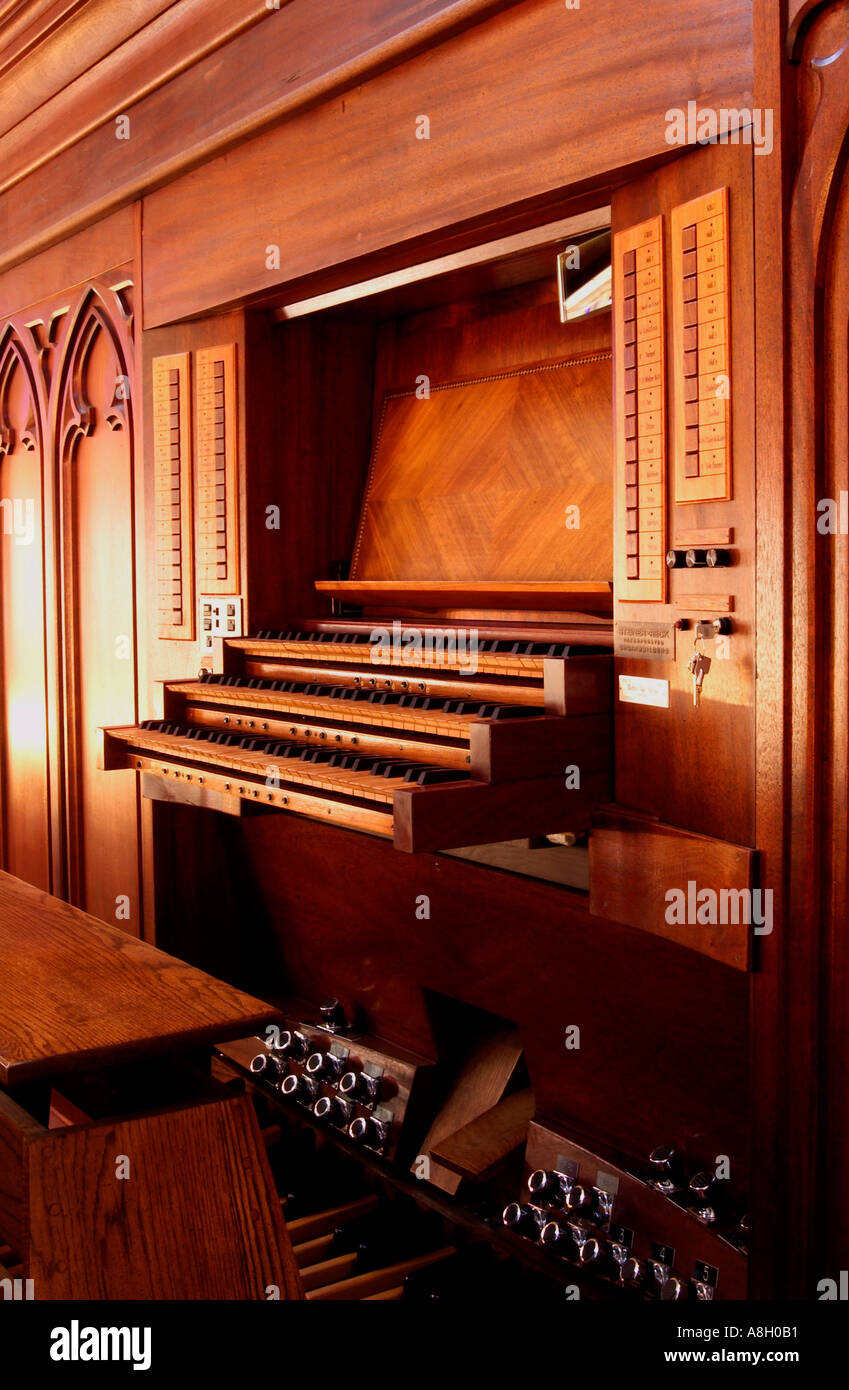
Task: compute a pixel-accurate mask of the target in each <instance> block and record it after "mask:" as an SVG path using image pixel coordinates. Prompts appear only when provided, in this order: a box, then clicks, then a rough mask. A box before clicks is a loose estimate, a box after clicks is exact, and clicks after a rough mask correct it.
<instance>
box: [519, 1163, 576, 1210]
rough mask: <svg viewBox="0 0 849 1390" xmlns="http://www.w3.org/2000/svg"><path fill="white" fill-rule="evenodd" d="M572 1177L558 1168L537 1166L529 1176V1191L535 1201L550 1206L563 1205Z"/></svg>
mask: <svg viewBox="0 0 849 1390" xmlns="http://www.w3.org/2000/svg"><path fill="white" fill-rule="evenodd" d="M570 1186H571V1179H570V1178H568V1177H567V1176H566V1174H565V1173H558V1172H557V1171H556V1169H547V1168H537V1169H535V1171H534V1172H533V1173H531V1175H530V1177H529V1178H528V1191H529V1192H530V1194H531V1196H532V1198H533V1199H534V1201H535V1202H542V1203H543V1204H544V1205H545V1206H549V1207H562V1206H563V1205H564V1202H565V1198H566V1193H567V1192H568V1190H569V1188H570Z"/></svg>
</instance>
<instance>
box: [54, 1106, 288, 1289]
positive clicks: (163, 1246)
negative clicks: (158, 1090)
mask: <svg viewBox="0 0 849 1390" xmlns="http://www.w3.org/2000/svg"><path fill="white" fill-rule="evenodd" d="M119 1155H125V1156H126V1158H127V1159H128V1160H129V1165H130V1167H129V1173H130V1176H129V1178H126V1177H119V1176H118V1164H117V1159H118V1156H119ZM29 1183H30V1222H31V1228H32V1248H31V1257H30V1267H29V1277H30V1278H32V1279H34V1281H35V1287H36V1290H37V1296H38V1297H39V1298H50V1299H86V1298H91V1299H187V1298H194V1299H197V1298H201V1299H224V1300H232V1299H265V1298H267V1297H268V1294H267V1289H268V1287H269V1286H270V1285H276V1286H277V1288H278V1289H279V1291H280V1298H281V1299H288V1298H299V1297H300V1296H301V1293H300V1281H299V1278H298V1274H297V1270H296V1267H295V1263H294V1258H293V1256H292V1252H291V1245H290V1243H289V1239H288V1236H287V1235H286V1231H285V1227H284V1225H283V1220H282V1217H281V1215H280V1206H279V1201H278V1199H277V1196H276V1194H275V1192H274V1187H273V1184H272V1181H271V1174H270V1171H269V1169H268V1163H267V1160H266V1158H265V1153H264V1150H263V1146H262V1141H261V1139H260V1136H259V1130H258V1127H257V1122H256V1117H255V1115H254V1113H253V1109H252V1107H251V1104H250V1101H249V1100H248V1099H247V1097H245V1096H238V1097H232V1098H230V1099H227V1100H224V1101H219V1102H214V1103H211V1104H206V1105H198V1106H195V1107H194V1108H192V1109H185V1110H175V1111H171V1112H170V1113H166V1114H162V1115H145V1116H138V1117H136V1118H133V1119H126V1120H121V1121H118V1122H116V1123H113V1124H108V1123H105V1124H100V1125H91V1126H86V1127H83V1128H70V1129H65V1130H56V1131H52V1132H51V1133H49V1134H48V1135H46V1136H44V1137H43V1138H42V1139H40V1140H39V1141H37V1142H35V1143H33V1144H32V1145H31V1146H30V1149H29Z"/></svg>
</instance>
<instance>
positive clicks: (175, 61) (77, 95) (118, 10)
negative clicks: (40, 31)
mask: <svg viewBox="0 0 849 1390" xmlns="http://www.w3.org/2000/svg"><path fill="white" fill-rule="evenodd" d="M285 3H287V4H291V3H293V0H285ZM100 4H102V5H103V6H104V8H105V10H106V14H105V16H101V15H98V16H94V15H93V14H92V12H91V11H92V8H93V7H92V6H91V0H89V7H90V8H89V10H88V11H87V13H86V16H85V18H86V22H87V23H88V24H89V25H91V20H92V19H94V18H96V19H97V25H96V29H95V32H96V33H97V37H98V48H97V49H96V50H94V51H93V52H92V54H91V61H90V63H89V65H88V66H83V62H84V61H87V60H81V59H80V56H79V52H80V48H82V49H83V51H84V50H85V39H86V32H83V34H82V35H79V34H76V33H74V32H73V30H71V31H70V32H66V31H65V30H63V32H62V35H61V39H62V41H63V42H64V45H65V51H64V53H63V54H61V55H60V56H61V57H64V59H65V62H64V65H62V64H60V63H58V62H57V63H55V64H54V67H53V69H48V70H47V71H44V69H43V68H38V69H37V70H36V72H35V73H34V74H32V75H28V74H26V73H24V72H17V71H16V72H15V73H14V74H13V80H17V81H18V82H19V84H20V88H21V90H20V93H19V95H18V100H17V102H16V101H15V99H14V98H15V96H16V93H15V91H14V87H13V89H12V91H11V92H10V93H9V94H8V98H7V101H6V103H5V106H6V111H5V113H4V119H5V121H7V122H8V124H7V126H6V127H5V131H4V134H3V135H2V136H0V157H2V160H3V165H4V174H3V176H2V177H0V191H5V190H6V189H8V188H13V187H14V186H15V185H16V184H18V183H20V182H21V180H22V179H24V178H25V177H26V176H27V175H28V174H31V173H33V172H34V171H35V170H36V169H38V168H39V167H40V166H41V165H42V164H44V163H46V162H47V161H48V160H51V159H55V158H56V156H57V155H58V154H60V153H61V152H62V150H65V149H67V148H68V147H69V146H71V145H73V144H76V143H77V141H79V140H81V139H82V138H83V137H84V136H86V135H88V134H89V133H90V132H91V131H93V130H96V129H97V128H98V127H99V126H102V125H103V124H105V122H107V121H110V120H112V119H113V118H114V117H115V116H117V115H119V114H122V113H126V112H129V111H131V110H132V108H133V107H134V106H136V105H137V104H138V102H140V101H141V100H142V99H143V98H144V97H146V96H149V95H150V94H151V93H152V92H155V91H157V90H158V89H159V88H161V87H164V86H165V85H166V84H167V83H169V82H171V81H173V80H174V78H176V77H178V76H179V75H180V73H182V72H185V70H186V69H187V68H189V67H192V66H193V65H194V64H195V63H198V62H200V61H202V60H203V59H204V58H207V57H209V56H210V55H211V54H213V53H215V52H217V50H218V49H220V48H221V47H222V46H223V45H224V44H227V43H229V42H230V41H231V40H232V39H234V38H236V37H237V36H238V35H239V34H240V33H242V32H243V31H244V30H245V29H247V28H250V27H252V26H253V25H254V24H257V23H259V21H260V20H262V19H266V18H268V17H269V15H270V14H271V11H270V10H269V9H268V8H267V6H266V5H265V3H264V0H207V3H204V4H203V5H202V6H201V7H200V9H199V10H198V8H197V7H196V6H194V5H193V4H192V3H191V0H189V3H185V0H183V3H182V4H175V3H174V0H145V3H144V4H143V5H141V6H140V7H139V6H137V10H136V13H137V23H136V28H135V31H134V32H129V33H126V37H125V36H124V35H125V32H126V31H127V24H126V14H125V13H124V12H125V10H126V8H127V7H126V6H125V5H122V6H115V5H114V4H113V3H112V0H98V6H99V5H100ZM106 19H111V20H112V25H111V26H110V25H109V24H108V23H106V22H105V20H106ZM113 40H114V41H113ZM33 61H34V62H36V61H38V62H43V59H41V57H40V56H38V57H37V58H35V59H33ZM63 66H64V72H63ZM0 71H2V69H0ZM63 76H64V79H65V80H64V81H63V80H62V77H63ZM39 82H41V83H42V85H43V90H42V92H41V97H42V100H41V101H40V102H39V101H37V100H36V99H35V96H34V92H33V87H34V85H35V86H36V90H37V84H38V83H39Z"/></svg>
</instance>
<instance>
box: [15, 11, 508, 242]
mask: <svg viewBox="0 0 849 1390" xmlns="http://www.w3.org/2000/svg"><path fill="white" fill-rule="evenodd" d="M213 2H214V9H212V10H211V9H210V5H208V4H207V3H206V0H183V3H182V4H180V5H178V6H177V7H174V6H172V7H171V8H173V9H175V14H174V16H173V24H175V25H176V24H177V21H178V20H182V18H183V16H182V15H181V14H179V13H178V12H179V11H184V13H185V20H186V22H185V25H184V26H183V28H182V32H183V36H184V39H185V40H187V41H188V43H189V46H188V48H184V50H183V55H184V56H183V58H182V60H179V59H178V60H177V61H176V62H172V63H171V65H170V66H169V67H168V68H167V69H166V70H165V71H164V73H163V71H162V69H161V67H160V65H159V62H158V59H161V57H162V47H161V35H162V33H163V31H165V32H167V30H168V28H169V27H170V25H171V24H172V19H171V18H169V15H168V13H167V12H166V13H165V14H164V15H163V16H161V18H160V20H159V21H158V22H157V24H156V26H154V25H150V26H148V28H150V29H151V30H152V33H150V34H149V33H147V31H146V30H142V32H141V33H140V34H138V35H136V36H135V37H134V38H133V40H132V43H131V44H128V45H123V46H121V47H119V48H118V50H117V51H116V52H115V53H113V54H111V55H107V56H106V57H105V58H104V59H103V61H102V63H101V64H100V65H99V68H98V69H97V70H96V71H95V72H94V73H93V74H91V75H89V74H87V75H86V77H85V84H86V85H85V87H84V88H83V89H82V90H84V91H85V95H86V102H87V109H88V112H89V114H88V117H87V120H86V121H84V123H83V126H82V127H81V128H80V127H77V129H76V130H73V129H72V130H71V132H70V134H69V132H68V126H67V119H68V117H67V111H68V109H70V108H69V107H68V104H67V99H66V98H65V97H64V95H63V94H62V93H59V94H58V95H57V97H56V100H55V101H54V102H48V103H47V104H46V106H45V109H44V110H43V111H41V112H39V113H37V114H36V115H35V116H34V118H33V119H32V121H31V122H29V123H27V128H26V131H22V130H21V129H20V128H18V129H17V131H16V135H15V141H13V146H12V150H11V151H10V152H9V154H8V155H7V153H6V151H5V150H4V148H3V141H2V140H0V153H2V155H3V157H4V163H6V166H7V167H14V166H12V165H11V162H10V155H12V154H13V153H14V151H15V150H17V151H18V160H19V161H21V165H20V167H21V168H22V169H23V170H25V171H28V172H27V177H26V178H25V179H24V180H23V181H22V183H19V184H18V191H17V192H15V193H14V195H13V192H12V189H11V188H8V187H7V188H6V191H5V192H4V193H3V195H2V196H0V214H4V207H7V208H8V215H9V216H10V217H13V218H14V221H15V223H16V225H17V226H18V227H19V230H20V236H19V237H17V238H16V237H15V236H12V237H10V236H9V235H8V233H7V237H6V246H7V247H8V248H9V249H8V254H4V255H2V256H0V270H3V269H6V268H7V267H9V266H11V265H14V264H17V263H18V262H19V261H21V260H24V259H26V258H27V257H29V256H31V255H33V254H34V253H36V252H37V251H40V250H43V249H44V248H45V247H46V246H49V245H51V244H52V243H53V242H55V241H57V240H60V239H61V238H63V237H67V236H68V235H70V234H71V233H73V232H74V231H78V230H80V229H81V228H82V227H84V226H88V225H90V224H91V223H92V222H94V221H96V220H97V219H98V218H100V217H103V216H105V215H106V214H107V213H109V212H112V211H115V210H116V209H118V208H120V207H122V206H124V205H126V204H127V203H129V202H131V201H132V200H133V199H134V198H138V197H140V196H141V195H142V194H143V193H145V192H148V191H149V190H151V189H152V188H156V187H158V186H160V185H161V184H162V183H165V182H167V181H168V180H171V179H174V178H176V177H178V176H179V175H180V174H183V173H185V172H187V171H188V170H189V169H191V168H194V167H195V166H197V165H198V164H201V163H203V162H204V161H205V160H208V159H211V158H212V157H213V156H214V155H217V154H220V153H222V152H224V151H225V150H227V149H229V148H231V147H232V146H233V145H235V144H237V143H238V142H239V141H242V140H245V139H247V138H248V137H250V136H252V135H255V134H257V133H258V132H259V131H262V130H264V129H267V128H268V127H269V126H271V125H273V124H275V123H276V122H279V121H281V120H283V119H284V118H286V117H288V116H291V115H292V114H294V112H296V111H298V110H301V109H303V108H304V107H306V106H310V105H314V104H315V103H316V102H318V101H321V100H324V99H327V98H328V97H329V96H331V95H332V94H333V93H334V92H337V91H340V90H343V89H345V88H349V87H353V86H356V85H357V84H358V83H363V82H365V81H367V80H368V79H369V78H370V77H372V76H374V75H375V74H376V73H378V72H382V71H383V70H385V69H386V68H388V67H392V66H395V65H397V64H398V63H401V62H403V61H405V60H406V59H407V58H409V57H410V56H411V55H412V54H414V53H416V52H419V51H420V50H421V49H423V48H426V47H429V46H432V45H435V44H437V43H441V42H443V41H444V40H445V39H447V38H448V37H450V36H451V35H452V34H455V33H457V32H459V31H460V30H462V29H464V28H466V27H468V26H470V25H473V24H477V23H479V22H480V21H481V20H482V19H485V18H487V17H488V16H489V15H491V14H494V13H497V12H498V11H499V10H503V9H504V8H505V7H508V6H510V5H515V4H516V3H517V0H453V3H450V0H410V3H409V4H407V5H405V7H404V13H403V15H402V16H401V17H400V18H399V16H398V4H397V0H380V8H379V10H378V11H377V12H376V11H375V5H370V6H369V9H368V12H367V13H358V7H354V6H351V5H348V4H346V3H345V0H288V3H286V4H285V5H283V7H282V8H281V9H280V10H279V11H278V10H269V9H268V8H267V7H266V5H265V3H264V0H213ZM110 3H111V0H110ZM234 5H238V6H239V13H240V15H241V19H240V20H238V21H237V22H235V23H234V22H233V20H232V14H233V8H234ZM320 5H321V6H322V8H323V13H321V12H319V6H320ZM112 8H113V9H114V6H113V7H112ZM210 14H212V15H215V16H218V18H217V19H216V24H217V28H216V27H215V25H214V24H212V23H211V22H210V17H209V16H210ZM225 20H229V24H228V27H227V28H226V29H224V30H222V28H221V25H222V23H224V22H225ZM261 20H262V21H264V23H263V24H261V23H259V21H261ZM272 23H273V24H274V26H275V37H276V42H272V41H271V39H270V38H269V33H268V30H267V27H266V26H268V25H269V24H272ZM178 32H179V27H178ZM204 33H206V35H207V38H206V42H205V43H204V41H203V39H202V38H200V39H199V34H200V35H203V34H204ZM329 36H332V37H333V42H334V48H333V49H332V51H330V52H328V37H329ZM151 38H155V40H156V47H155V48H154V49H153V50H152V51H150V52H149V51H148V49H149V46H150V40H151ZM222 44H232V45H233V47H232V48H231V50H230V53H229V55H228V57H229V59H230V61H229V62H228V63H227V64H226V65H222V62H221V58H220V56H219V49H220V47H221V46H222ZM125 48H126V49H127V50H128V51H127V52H126V53H125V52H124V49H125ZM139 50H141V51H140V52H139ZM281 55H285V60H284V59H282V58H281ZM281 61H285V63H286V64H291V65H293V66H294V68H295V71H294V72H293V74H292V80H291V81H289V82H285V83H281V78H280V63H281ZM137 64H138V66H137ZM222 72H224V73H225V74H226V79H225V80H226V101H218V102H210V101H209V100H208V94H209V92H210V90H218V89H219V87H220V85H221V81H222ZM91 78H93V80H94V81H95V83H96V84H98V83H103V84H106V86H105V91H104V92H103V98H105V104H102V105H100V106H99V107H98V105H97V104H96V103H95V105H94V106H93V107H88V103H89V102H90V101H91V98H92V92H91V86H90V81H91ZM116 85H117V87H118V89H119V91H120V94H121V95H120V102H121V106H120V108H119V109H120V110H121V112H122V114H127V115H129V117H130V120H131V128H135V129H137V130H140V131H142V132H143V133H144V134H143V136H137V137H135V138H134V140H131V141H128V142H119V141H116V139H115V132H114V130H113V129H112V128H111V126H110V125H108V124H107V125H106V126H104V124H103V122H104V121H106V122H107V123H108V121H109V117H110V115H111V114H113V113H114V101H115V97H114V95H113V94H112V93H114V89H115V86H116ZM281 88H282V90H281ZM128 93H129V99H128ZM73 94H74V97H75V98H77V88H76V87H74V88H73ZM98 99H100V98H98ZM74 107H75V109H77V110H78V109H79V106H78V100H75V103H74ZM175 112H183V113H184V117H183V119H182V120H180V119H177V120H176V121H175V118H174V113H175ZM222 112H225V113H226V114H225V115H223V116H222ZM45 118H46V119H47V121H48V122H49V124H48V127H47V129H46V130H45V131H44V133H43V134H39V133H38V132H39V130H40V123H41V122H43V121H44V119H45ZM30 129H31V131H32V135H33V139H32V142H31V143H29V144H28V143H27V140H28V139H29V133H30ZM22 136H23V137H24V138H23V140H22V139H21V137H22ZM57 149H58V151H59V152H58V153H57ZM128 155H130V157H128ZM54 156H55V157H54ZM45 161H49V163H48V164H47V167H44V165H45ZM14 177H15V178H16V179H17V178H18V177H19V173H17V172H16V174H15V175H14ZM60 187H63V188H65V189H66V190H67V198H66V199H65V200H64V206H62V205H60V203H59V202H58V201H57V189H58V188H60ZM21 189H23V190H25V191H21ZM42 198H43V199H45V201H44V203H43V209H44V216H43V218H42V219H41V226H40V228H38V229H36V226H35V220H34V217H33V211H32V210H33V208H34V207H35V206H36V205H41V200H42ZM16 239H17V241H18V244H17V245H15V241H16Z"/></svg>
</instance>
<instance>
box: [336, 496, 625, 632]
mask: <svg viewBox="0 0 849 1390" xmlns="http://www.w3.org/2000/svg"><path fill="white" fill-rule="evenodd" d="M599 491H601V492H602V493H605V492H607V491H608V489H607V488H601V489H599ZM570 495H571V496H574V495H575V494H574V493H572V494H570ZM454 500H456V499H454ZM436 505H437V509H441V508H443V507H444V509H445V516H444V518H442V519H439V518H436V517H434V518H433V519H432V521H431V524H430V529H429V530H427V528H425V529H426V534H427V535H428V536H429V537H430V539H431V540H433V538H434V537H435V536H437V535H439V534H440V532H441V533H442V534H443V536H446V533H445V531H444V530H443V523H444V522H447V518H448V516H449V515H451V514H452V507H453V500H449V499H447V498H446V499H438V500H437V504H436ZM478 505H479V504H478V502H477V501H475V500H474V498H473V497H470V498H469V503H468V517H471V516H475V515H477V509H478ZM554 506H555V512H554V514H555V515H556V516H562V515H563V514H564V513H565V510H566V509H565V508H564V507H563V506H562V505H560V506H558V505H557V504H556V503H555V504H554ZM463 510H464V509H463V507H462V506H459V507H458V508H457V511H458V512H461V511H463ZM591 510H592V509H590V508H587V511H588V512H589V511H591ZM605 510H606V509H605ZM410 511H411V514H412V513H414V512H416V511H418V512H419V513H421V512H422V511H424V508H420V507H418V506H416V505H414V506H413V507H411V509H410ZM605 520H606V518H605ZM561 524H562V523H561ZM596 526H597V527H598V530H596ZM589 527H590V530H591V534H598V533H599V532H602V533H603V532H604V531H605V530H606V529H607V527H606V526H604V524H603V521H600V519H599V518H598V517H593V516H590V519H589ZM377 529H380V528H377ZM388 529H389V528H388ZM412 530H415V528H414V527H413V528H412ZM412 530H411V533H412ZM399 531H400V528H399ZM411 533H410V534H411ZM510 533H511V534H512V535H514V536H515V535H516V534H517V532H516V528H515V525H514V526H512V527H511V528H510ZM461 537H464V538H465V540H467V541H468V542H469V550H468V552H467V554H468V555H469V558H468V559H467V561H466V562H465V565H462V564H461V568H466V567H467V566H468V567H469V568H471V565H472V555H474V553H475V551H477V553H478V554H479V553H480V546H481V539H480V538H475V537H473V536H472V535H470V532H469V529H468V528H466V530H465V532H464V531H462V530H460V529H459V528H458V531H457V535H456V539H457V541H458V542H459V541H460V539H461ZM422 539H423V540H424V537H422ZM544 539H546V538H545V537H540V540H544ZM548 539H549V540H550V537H549V538H548ZM400 540H401V537H400V534H399V533H398V532H396V536H395V542H396V544H397V546H398V553H399V554H401V553H403V546H402V545H401V544H400ZM494 540H495V537H493V538H492V542H493V544H494ZM489 541H490V538H489V537H487V541H486V542H485V543H489ZM445 548H446V550H448V549H449V548H450V542H449V541H448V540H447V536H446V544H445ZM550 549H551V547H549V550H550ZM427 554H429V555H432V554H434V551H433V550H429V551H427ZM449 560H450V556H448V555H447V554H446V556H445V562H444V567H445V568H446V569H448V568H451V566H450V563H449ZM392 563H393V562H392V559H391V558H390V557H387V558H386V561H385V564H386V565H387V567H389V566H391V565H392ZM437 563H438V561H437ZM425 564H426V559H425V556H424V554H423V555H422V558H421V565H420V567H422V568H424V566H425ZM487 567H488V566H484V568H487ZM315 587H316V589H317V591H318V593H320V594H326V595H327V596H328V597H329V598H338V599H341V600H342V601H343V602H345V601H347V602H348V603H353V604H362V605H364V606H366V605H372V604H378V605H380V606H381V607H382V606H383V605H390V604H392V605H395V606H396V611H397V610H398V609H401V608H403V610H404V612H405V613H407V612H409V610H410V608H412V609H417V608H425V609H426V608H438V609H439V610H440V611H443V610H444V609H445V608H446V607H449V606H452V607H453V606H454V605H456V604H467V603H475V604H478V605H479V606H480V607H481V609H489V608H498V609H507V610H510V611H512V612H513V613H515V614H519V613H521V612H522V611H523V610H525V609H527V608H528V606H531V607H532V608H534V609H540V610H542V611H545V610H546V609H551V610H553V611H554V612H555V613H560V612H562V611H563V610H564V609H567V608H568V609H572V610H573V612H575V613H602V614H608V613H610V611H611V608H612V604H613V593H612V588H613V586H612V583H611V581H610V580H601V581H596V582H593V581H583V582H582V581H579V580H567V579H564V580H562V581H558V582H547V581H545V580H535V581H528V582H522V581H518V582H516V581H514V582H510V581H509V580H500V581H499V580H494V581H487V580H472V579H469V580H466V581H465V582H464V581H463V578H462V576H460V577H459V578H458V579H454V580H448V579H444V580H433V581H431V580H427V579H409V580H404V579H349V580H338V579H337V580H329V579H318V580H316V585H315ZM388 611H391V610H388Z"/></svg>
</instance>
